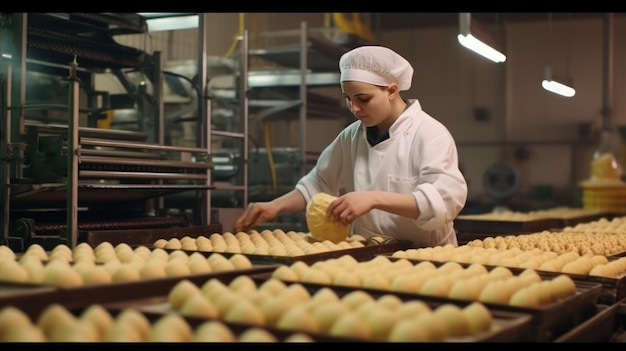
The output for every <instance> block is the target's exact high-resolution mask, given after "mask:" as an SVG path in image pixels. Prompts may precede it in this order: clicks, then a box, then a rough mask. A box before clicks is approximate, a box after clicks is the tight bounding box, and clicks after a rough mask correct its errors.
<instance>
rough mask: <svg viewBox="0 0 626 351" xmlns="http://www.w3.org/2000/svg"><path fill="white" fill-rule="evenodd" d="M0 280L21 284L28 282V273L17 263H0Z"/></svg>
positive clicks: (6, 260) (5, 261)
mask: <svg viewBox="0 0 626 351" xmlns="http://www.w3.org/2000/svg"><path fill="white" fill-rule="evenodd" d="M0 280H3V281H9V282H15V283H22V282H25V281H27V280H28V271H27V270H26V269H25V268H24V267H23V266H22V265H20V264H19V262H18V261H15V260H9V259H4V260H2V261H0Z"/></svg>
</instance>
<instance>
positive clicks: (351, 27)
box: [332, 12, 374, 42]
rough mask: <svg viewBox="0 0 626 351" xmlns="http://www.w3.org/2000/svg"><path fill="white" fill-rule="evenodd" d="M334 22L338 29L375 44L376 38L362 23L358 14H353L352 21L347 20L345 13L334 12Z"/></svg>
mask: <svg viewBox="0 0 626 351" xmlns="http://www.w3.org/2000/svg"><path fill="white" fill-rule="evenodd" d="M332 17H333V22H334V23H335V24H336V25H337V27H338V28H339V29H340V30H342V31H344V32H346V33H348V34H354V35H356V36H358V37H361V38H363V39H365V40H367V41H369V42H373V41H374V38H373V36H372V32H371V31H370V30H369V28H368V27H367V26H366V25H365V24H364V23H363V22H362V21H361V16H360V15H359V14H358V13H352V19H351V20H350V19H347V18H346V16H345V15H344V14H343V13H339V12H334V13H333V15H332Z"/></svg>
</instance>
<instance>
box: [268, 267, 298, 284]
mask: <svg viewBox="0 0 626 351" xmlns="http://www.w3.org/2000/svg"><path fill="white" fill-rule="evenodd" d="M272 278H275V279H279V280H284V281H292V282H297V281H299V280H300V277H298V273H296V272H295V271H294V270H293V268H291V267H289V266H284V265H282V266H280V267H278V268H276V269H275V270H274V271H273V272H272Z"/></svg>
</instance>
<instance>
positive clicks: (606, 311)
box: [554, 302, 626, 343]
mask: <svg viewBox="0 0 626 351" xmlns="http://www.w3.org/2000/svg"><path fill="white" fill-rule="evenodd" d="M625 320H626V304H624V302H621V303H616V304H613V305H610V306H609V305H598V306H597V310H596V313H595V314H594V315H593V316H592V317H591V318H589V319H587V320H586V321H584V322H583V323H581V324H579V325H577V326H576V327H575V328H573V329H571V330H570V331H568V332H567V333H565V334H563V335H561V336H559V337H558V338H556V339H555V340H554V342H556V343H570V342H624V340H623V338H624V335H623V333H624V326H625V324H624V321H625Z"/></svg>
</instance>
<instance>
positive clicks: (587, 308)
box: [251, 262, 602, 342]
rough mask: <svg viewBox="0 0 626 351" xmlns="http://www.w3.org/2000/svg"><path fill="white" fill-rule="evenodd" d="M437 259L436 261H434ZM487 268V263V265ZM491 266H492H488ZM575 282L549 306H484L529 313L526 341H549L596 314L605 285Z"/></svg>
mask: <svg viewBox="0 0 626 351" xmlns="http://www.w3.org/2000/svg"><path fill="white" fill-rule="evenodd" d="M433 263H435V262H433ZM485 267H486V268H488V267H487V266H485ZM488 269H490V268H488ZM271 274H272V272H264V273H260V274H255V275H252V276H251V277H252V278H253V279H268V278H269V277H270V276H271ZM300 283H301V284H303V285H305V286H308V285H312V286H329V285H321V284H314V283H302V282H300ZM574 283H575V284H576V291H577V292H576V295H574V296H571V297H568V298H565V299H562V300H560V301H557V302H555V303H552V304H550V305H548V306H542V307H537V308H531V307H520V306H510V305H506V304H498V303H489V302H485V303H484V304H485V306H487V307H488V308H489V309H494V310H502V311H508V312H516V313H523V314H529V315H530V316H531V317H532V318H531V326H532V331H531V337H530V339H529V340H524V341H528V342H530V341H535V342H546V341H551V340H553V339H554V338H555V337H556V336H558V335H561V334H563V333H564V332H566V331H568V330H569V329H571V328H572V327H574V326H576V325H577V324H579V323H581V322H582V321H584V320H586V319H587V318H589V316H590V315H592V314H593V312H594V310H595V306H596V303H597V301H598V297H599V295H600V293H601V290H602V286H601V285H600V284H594V283H589V282H584V281H574ZM330 286H331V287H333V288H334V287H335V286H334V285H330ZM358 289H360V290H363V291H367V292H370V293H378V294H380V293H393V294H394V295H397V296H398V297H403V298H413V299H415V298H418V299H420V300H424V301H431V302H437V303H446V302H452V303H456V304H462V303H469V302H472V301H468V300H463V299H452V298H447V297H438V296H430V295H421V294H412V293H401V292H396V291H393V292H391V291H386V290H378V289H370V288H358Z"/></svg>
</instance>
